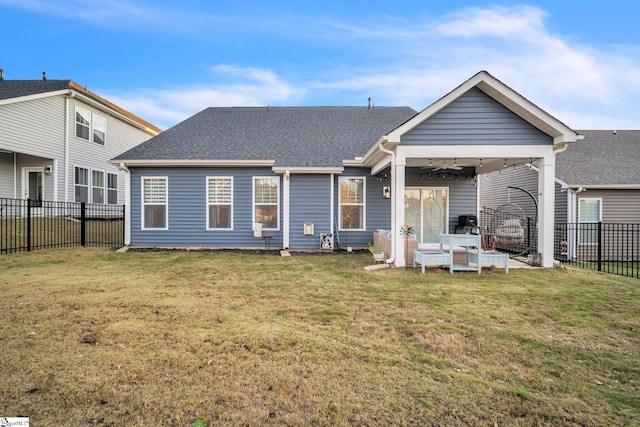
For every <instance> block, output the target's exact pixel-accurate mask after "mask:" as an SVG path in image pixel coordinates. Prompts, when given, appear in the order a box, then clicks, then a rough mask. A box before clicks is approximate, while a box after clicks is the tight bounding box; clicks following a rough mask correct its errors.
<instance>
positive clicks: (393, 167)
mask: <svg viewBox="0 0 640 427" xmlns="http://www.w3.org/2000/svg"><path fill="white" fill-rule="evenodd" d="M383 138H384V139H385V140H386V139H387V138H386V136H384V137H383ZM378 148H379V149H380V151H382V152H383V153H386V154H389V155H390V156H391V191H395V188H396V153H395V151H391V150H387V149H386V148H384V145H383V143H382V142H381V143H380V144H378ZM395 197H396V195H395V194H392V196H391V229H392V230H393V229H394V227H395V224H396V209H395V203H394V200H395ZM394 236H395V235H394V233H391V254H390V258H389V259H388V260H386V261H385V262H386V263H387V264H392V263H393V262H394V261H395V260H396V243H397V239H396V238H395V237H394Z"/></svg>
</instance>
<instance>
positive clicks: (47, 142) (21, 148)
mask: <svg viewBox="0 0 640 427" xmlns="http://www.w3.org/2000/svg"><path fill="white" fill-rule="evenodd" d="M0 149H3V150H8V151H15V152H18V153H23V154H30V155H33V156H40V157H45V158H49V159H56V158H57V159H61V158H63V156H64V99H63V97H62V96H51V97H47V98H40V99H35V100H31V101H24V102H17V103H13V104H5V105H2V106H0Z"/></svg>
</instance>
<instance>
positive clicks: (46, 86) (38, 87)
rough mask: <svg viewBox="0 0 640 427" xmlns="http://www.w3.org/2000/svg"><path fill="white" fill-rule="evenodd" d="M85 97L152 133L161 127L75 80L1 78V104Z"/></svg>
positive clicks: (86, 99)
mask: <svg viewBox="0 0 640 427" xmlns="http://www.w3.org/2000/svg"><path fill="white" fill-rule="evenodd" d="M72 91H73V93H74V94H78V95H80V97H84V99H83V100H84V101H85V102H89V103H94V104H95V105H96V106H99V107H100V108H103V109H108V110H111V111H114V112H116V114H119V115H121V116H120V117H121V118H125V120H126V121H129V123H131V124H135V125H136V126H138V127H141V128H142V129H144V130H145V131H147V132H149V133H150V134H152V135H157V134H158V133H160V132H161V129H159V128H158V127H156V126H154V125H152V124H151V123H149V122H147V121H146V120H143V119H142V118H140V117H138V116H136V115H135V114H133V113H131V112H129V111H127V110H125V109H124V108H121V107H119V106H117V105H115V104H114V103H112V102H110V101H109V100H107V99H105V98H102V97H101V96H99V95H97V94H95V93H93V92H91V91H90V90H88V89H87V88H84V87H82V86H80V85H79V84H78V83H76V82H74V81H73V80H0V105H2V104H12V103H16V102H21V101H26V100H30V99H35V98H41V97H48V96H55V95H62V94H68V93H71V92H72Z"/></svg>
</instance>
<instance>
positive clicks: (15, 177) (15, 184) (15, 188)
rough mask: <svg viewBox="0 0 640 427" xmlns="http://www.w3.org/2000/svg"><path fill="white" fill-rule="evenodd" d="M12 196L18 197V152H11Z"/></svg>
mask: <svg viewBox="0 0 640 427" xmlns="http://www.w3.org/2000/svg"><path fill="white" fill-rule="evenodd" d="M13 198H14V199H17V198H18V154H17V153H16V152H15V151H14V152H13Z"/></svg>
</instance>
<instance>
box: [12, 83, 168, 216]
mask: <svg viewBox="0 0 640 427" xmlns="http://www.w3.org/2000/svg"><path fill="white" fill-rule="evenodd" d="M159 133H160V129H158V128H157V127H155V126H153V125H152V124H150V123H147V122H146V121H144V120H142V119H141V118H139V117H136V116H135V115H133V114H131V113H129V112H128V111H126V110H124V109H122V108H120V107H118V106H116V105H114V104H112V103H111V102H109V101H107V100H106V99H104V98H101V97H100V96H98V95H96V94H94V93H92V92H90V91H88V90H87V89H84V88H83V87H81V86H80V85H78V84H77V83H75V82H74V81H72V80H46V78H43V80H4V78H3V76H2V73H0V197H4V198H14V199H27V198H30V199H33V200H47V201H66V202H73V201H78V202H80V201H83V202H88V203H100V204H123V203H124V201H125V190H124V189H125V182H124V174H123V172H121V171H119V170H118V168H117V167H116V166H114V165H112V164H110V163H108V162H107V161H108V160H109V159H111V158H113V157H115V156H116V155H117V154H119V153H122V152H123V151H126V150H129V149H131V148H132V147H134V146H136V145H138V144H141V143H143V142H144V141H146V140H148V139H149V138H151V137H153V136H155V135H157V134H159Z"/></svg>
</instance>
